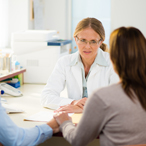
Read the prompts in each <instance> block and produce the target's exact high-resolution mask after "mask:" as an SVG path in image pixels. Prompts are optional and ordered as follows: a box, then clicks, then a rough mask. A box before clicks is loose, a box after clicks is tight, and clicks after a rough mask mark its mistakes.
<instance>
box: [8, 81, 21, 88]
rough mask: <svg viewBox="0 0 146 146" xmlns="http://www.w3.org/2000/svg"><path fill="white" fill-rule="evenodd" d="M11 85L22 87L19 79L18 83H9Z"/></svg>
mask: <svg viewBox="0 0 146 146" xmlns="http://www.w3.org/2000/svg"><path fill="white" fill-rule="evenodd" d="M7 84H9V85H11V86H13V87H14V88H19V87H20V81H18V82H17V83H7Z"/></svg>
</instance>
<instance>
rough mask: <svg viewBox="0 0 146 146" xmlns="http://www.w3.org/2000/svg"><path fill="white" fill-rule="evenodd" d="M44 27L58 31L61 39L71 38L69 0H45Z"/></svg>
mask: <svg viewBox="0 0 146 146" xmlns="http://www.w3.org/2000/svg"><path fill="white" fill-rule="evenodd" d="M44 10H45V12H44V19H45V20H44V27H45V29H54V30H57V31H59V35H60V38H61V39H71V0H45V8H44Z"/></svg>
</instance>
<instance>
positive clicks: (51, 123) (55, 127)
mask: <svg viewBox="0 0 146 146" xmlns="http://www.w3.org/2000/svg"><path fill="white" fill-rule="evenodd" d="M47 125H48V126H50V127H51V128H52V129H53V133H57V132H59V125H58V123H57V121H56V120H55V119H54V118H53V119H52V120H50V121H49V122H47Z"/></svg>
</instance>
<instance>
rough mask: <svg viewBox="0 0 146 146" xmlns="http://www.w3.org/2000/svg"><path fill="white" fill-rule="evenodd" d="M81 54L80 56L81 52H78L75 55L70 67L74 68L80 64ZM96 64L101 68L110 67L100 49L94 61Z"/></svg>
mask: <svg viewBox="0 0 146 146" xmlns="http://www.w3.org/2000/svg"><path fill="white" fill-rule="evenodd" d="M80 60H81V59H80V54H79V51H77V52H76V53H75V54H74V57H73V58H72V60H71V63H70V66H74V65H76V64H77V63H79V62H80ZM94 63H95V64H98V65H100V66H109V65H108V63H107V61H106V60H105V58H104V56H103V53H102V50H101V49H100V48H98V53H97V56H96V58H95V61H94Z"/></svg>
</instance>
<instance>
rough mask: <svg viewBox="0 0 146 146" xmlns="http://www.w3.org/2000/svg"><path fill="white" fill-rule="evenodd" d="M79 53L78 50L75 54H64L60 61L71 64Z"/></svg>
mask: <svg viewBox="0 0 146 146" xmlns="http://www.w3.org/2000/svg"><path fill="white" fill-rule="evenodd" d="M78 55H79V53H78V51H77V52H75V53H73V54H68V55H65V56H62V57H60V58H59V59H58V63H61V64H64V65H70V64H71V63H72V62H73V61H74V60H76V58H77V57H78Z"/></svg>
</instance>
